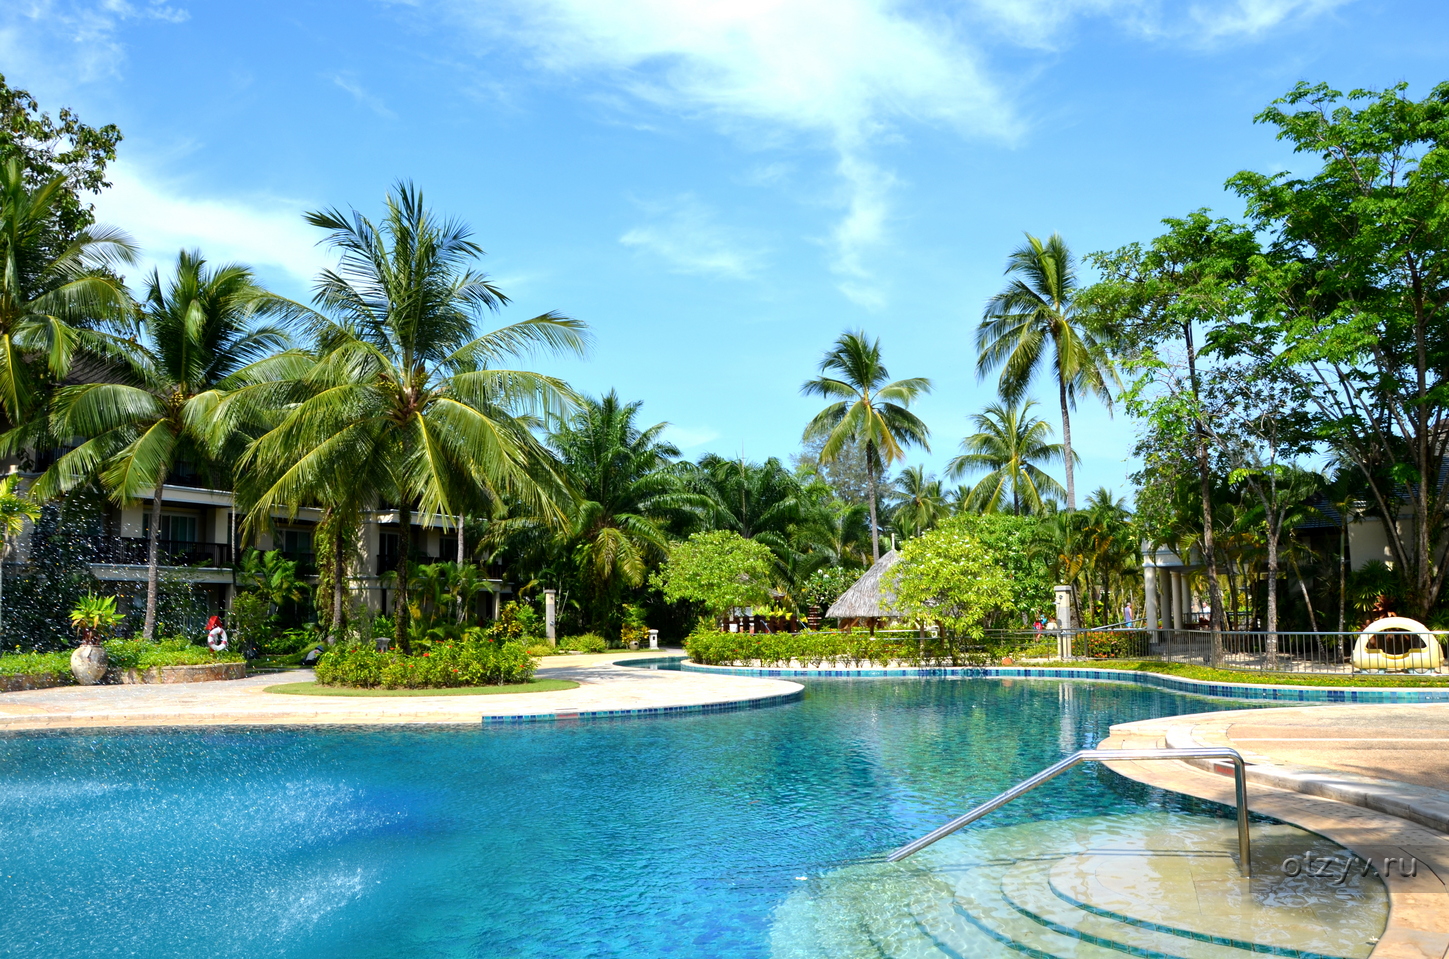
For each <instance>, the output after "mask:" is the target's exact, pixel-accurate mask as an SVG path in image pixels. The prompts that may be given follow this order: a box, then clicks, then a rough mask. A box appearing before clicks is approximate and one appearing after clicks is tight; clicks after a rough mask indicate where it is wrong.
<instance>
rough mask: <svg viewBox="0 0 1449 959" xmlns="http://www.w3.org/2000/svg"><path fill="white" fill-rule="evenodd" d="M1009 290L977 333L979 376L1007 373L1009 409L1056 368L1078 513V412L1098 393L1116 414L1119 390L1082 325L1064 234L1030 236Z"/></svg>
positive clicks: (1003, 385)
mask: <svg viewBox="0 0 1449 959" xmlns="http://www.w3.org/2000/svg"><path fill="white" fill-rule="evenodd" d="M1006 275H1007V276H1010V277H1012V280H1011V282H1010V283H1009V284H1008V285H1007V287H1006V289H1004V290H1002V291H1001V292H1000V293H998V294H996V295H995V296H993V297H992V298H991V300H990V301H989V302H988V303H987V304H986V311H985V313H984V315H983V316H982V319H981V325H980V326H979V327H977V329H976V349H977V350H978V351H979V354H980V355H979V357H978V359H977V361H976V373H977V375H978V376H981V377H985V376H986V375H987V374H988V373H990V372H991V371H992V370H995V369H996V368H998V367H1000V368H1001V381H1000V392H1001V396H1002V398H1003V399H1005V400H1006V401H1007V402H1008V403H1014V402H1017V401H1019V400H1020V399H1021V398H1022V397H1023V396H1025V395H1026V390H1027V387H1028V386H1030V385H1031V381H1032V379H1033V378H1034V377H1035V376H1036V374H1037V373H1038V372H1039V371H1040V370H1041V368H1042V367H1043V366H1044V365H1045V364H1046V363H1047V362H1048V349H1050V354H1051V356H1050V363H1051V367H1052V375H1053V376H1054V377H1055V379H1056V386H1057V399H1058V402H1059V403H1060V405H1061V412H1062V449H1063V450H1064V451H1065V453H1064V457H1063V462H1064V463H1065V465H1066V481H1067V485H1066V496H1067V509H1068V511H1070V510H1074V509H1076V508H1077V488H1076V480H1075V474H1074V472H1073V466H1074V464H1075V463H1076V462H1077V460H1076V457H1075V456H1073V454H1072V422H1071V417H1070V414H1069V412H1068V411H1069V410H1070V409H1075V408H1076V405H1077V397H1078V396H1079V395H1081V394H1083V393H1091V394H1092V395H1094V396H1096V397H1098V398H1099V399H1101V401H1102V402H1103V403H1105V404H1106V405H1107V408H1108V409H1109V410H1110V409H1111V408H1112V393H1111V389H1110V387H1113V386H1116V385H1117V384H1118V380H1117V373H1116V370H1115V369H1114V367H1113V366H1112V361H1111V359H1110V357H1108V355H1107V350H1106V348H1105V346H1104V344H1103V343H1102V342H1100V341H1099V340H1098V339H1097V338H1096V337H1095V336H1094V335H1093V334H1092V332H1091V331H1089V330H1087V329H1086V328H1085V327H1083V326H1082V324H1081V323H1080V322H1079V321H1078V317H1077V313H1076V304H1075V297H1076V292H1077V273H1076V267H1075V265H1074V264H1073V262H1072V254H1071V251H1070V250H1068V249H1067V244H1066V241H1064V240H1063V239H1062V238H1061V236H1060V234H1056V233H1053V234H1052V235H1051V237H1050V238H1049V239H1047V240H1046V241H1045V242H1043V241H1042V240H1040V239H1038V238H1036V237H1034V236H1032V235H1031V234H1030V233H1028V234H1027V236H1026V243H1025V244H1023V245H1022V246H1021V247H1019V248H1018V249H1017V250H1016V251H1015V252H1013V253H1012V254H1011V257H1010V258H1009V259H1008V260H1007V265H1006Z"/></svg>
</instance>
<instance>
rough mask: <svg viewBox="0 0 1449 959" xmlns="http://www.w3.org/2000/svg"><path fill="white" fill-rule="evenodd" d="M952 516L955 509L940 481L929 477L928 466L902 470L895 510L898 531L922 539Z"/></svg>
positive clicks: (894, 524) (894, 521) (897, 483)
mask: <svg viewBox="0 0 1449 959" xmlns="http://www.w3.org/2000/svg"><path fill="white" fill-rule="evenodd" d="M950 514H951V506H950V504H949V503H948V502H947V501H946V494H945V493H944V492H942V491H941V481H940V480H938V479H936V478H935V477H934V476H931V475H929V474H927V473H926V468H925V467H924V466H911V467H908V468H906V469H904V470H902V471H901V475H900V478H899V479H897V480H896V491H895V502H894V504H893V506H892V509H891V526H892V528H894V529H895V531H896V532H898V533H900V534H901V535H903V536H907V537H910V536H919V535H921V534H922V533H924V532H926V531H928V530H932V529H935V527H936V524H937V523H939V522H941V520H943V519H945V518H946V517H947V516H949V515H950Z"/></svg>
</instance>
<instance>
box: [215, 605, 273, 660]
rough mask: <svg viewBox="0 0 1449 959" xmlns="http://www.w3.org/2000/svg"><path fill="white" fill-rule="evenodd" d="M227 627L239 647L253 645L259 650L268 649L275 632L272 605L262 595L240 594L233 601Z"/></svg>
mask: <svg viewBox="0 0 1449 959" xmlns="http://www.w3.org/2000/svg"><path fill="white" fill-rule="evenodd" d="M227 626H228V629H227V632H228V633H230V634H231V635H232V637H233V639H234V641H235V643H236V644H237V645H238V646H240V645H241V644H243V643H251V644H252V645H254V646H256V647H257V649H267V648H268V647H269V645H270V644H271V641H272V634H273V632H274V631H275V625H274V621H273V618H272V614H271V604H270V603H268V602H267V598H266V597H265V596H263V595H262V594H261V593H238V594H237V595H236V598H235V599H233V600H232V601H231V614H230V615H229V616H228V617H227Z"/></svg>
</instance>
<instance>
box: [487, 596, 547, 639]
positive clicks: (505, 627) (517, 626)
mask: <svg viewBox="0 0 1449 959" xmlns="http://www.w3.org/2000/svg"><path fill="white" fill-rule="evenodd" d="M487 634H488V638H489V639H492V640H495V641H497V642H500V643H506V642H508V641H509V640H517V641H519V642H522V643H526V642H527V641H528V640H530V639H539V638H541V637H542V636H543V623H542V621H541V620H540V619H539V616H538V613H537V611H535V610H534V608H533V606H532V604H530V603H517V602H513V603H504V604H503V608H502V609H500V610H499V611H498V618H497V619H495V620H494V621H493V622H491V623H489V624H488V628H487Z"/></svg>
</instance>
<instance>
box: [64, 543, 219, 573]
mask: <svg viewBox="0 0 1449 959" xmlns="http://www.w3.org/2000/svg"><path fill="white" fill-rule="evenodd" d="M86 544H87V546H89V548H90V549H89V552H90V557H91V559H90V561H91V562H92V563H115V564H118V565H127V566H144V565H145V564H146V562H147V557H148V552H149V550H150V548H151V547H150V541H149V540H147V539H137V538H135V537H130V536H87V537H86ZM156 547H157V560H158V562H159V563H160V565H162V566H212V567H216V568H218V569H230V568H231V547H230V546H228V545H227V544H226V543H192V542H186V541H184V540H170V539H163V540H159V541H157V544H156Z"/></svg>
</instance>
